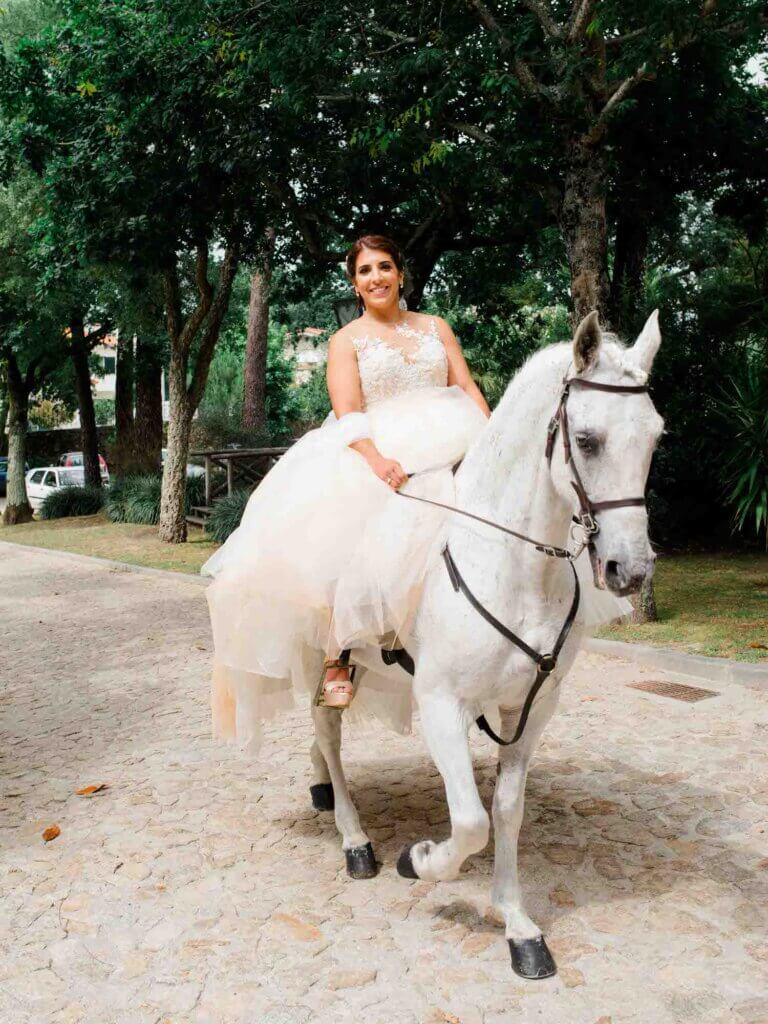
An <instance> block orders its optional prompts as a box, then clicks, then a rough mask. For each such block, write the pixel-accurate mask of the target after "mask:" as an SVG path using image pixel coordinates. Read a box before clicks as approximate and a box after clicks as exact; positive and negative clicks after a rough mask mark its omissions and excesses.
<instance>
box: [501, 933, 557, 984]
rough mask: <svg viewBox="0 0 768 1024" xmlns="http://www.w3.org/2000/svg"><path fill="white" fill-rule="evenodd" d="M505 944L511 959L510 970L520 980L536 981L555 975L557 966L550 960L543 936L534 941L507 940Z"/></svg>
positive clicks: (550, 955) (550, 956)
mask: <svg viewBox="0 0 768 1024" xmlns="http://www.w3.org/2000/svg"><path fill="white" fill-rule="evenodd" d="M507 942H508V943H509V953H510V956H511V957H512V970H513V971H514V972H515V974H519V975H520V977H521V978H529V979H530V980H532V981H538V980H540V979H541V978H551V977H552V975H553V974H557V964H556V963H555V961H554V960H553V959H552V954H551V953H550V952H549V947H548V946H547V944H546V942H545V941H544V936H543V935H538V936H537V937H536V938H535V939H523V940H522V941H521V942H514V941H513V940H512V939H507Z"/></svg>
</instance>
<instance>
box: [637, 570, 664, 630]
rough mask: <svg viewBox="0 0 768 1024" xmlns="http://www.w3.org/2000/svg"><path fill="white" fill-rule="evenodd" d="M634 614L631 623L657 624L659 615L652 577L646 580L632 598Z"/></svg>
mask: <svg viewBox="0 0 768 1024" xmlns="http://www.w3.org/2000/svg"><path fill="white" fill-rule="evenodd" d="M632 604H633V605H634V609H635V610H634V612H633V613H632V621H633V622H658V621H659V613H658V611H657V610H656V594H655V593H654V590H653V577H652V576H651V577H650V579H646V580H645V582H644V583H643V586H642V588H641V590H640V593H639V594H637V595H635V597H633V598H632Z"/></svg>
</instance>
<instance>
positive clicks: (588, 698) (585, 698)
mask: <svg viewBox="0 0 768 1024" xmlns="http://www.w3.org/2000/svg"><path fill="white" fill-rule="evenodd" d="M585 700H600V698H599V697H582V698H581V702H582V704H583V703H584V701H585Z"/></svg>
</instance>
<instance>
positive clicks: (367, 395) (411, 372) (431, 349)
mask: <svg viewBox="0 0 768 1024" xmlns="http://www.w3.org/2000/svg"><path fill="white" fill-rule="evenodd" d="M395 333H396V334H397V336H398V341H397V343H395V342H391V341H385V340H384V339H383V338H381V337H379V336H378V335H373V334H363V335H360V336H359V337H357V338H353V339H352V344H353V345H354V346H355V351H356V353H357V366H358V370H359V372H360V384H361V386H362V389H363V407H364V408H365V409H368V408H370V406H372V405H375V403H376V402H381V401H382V400H383V399H385V398H393V397H394V396H395V395H401V394H403V392H406V391H418V390H419V389H420V388H434V387H446V386H447V384H448V357H447V355H446V353H445V348H444V346H443V343H442V341H441V340H440V336H439V334H438V333H437V322H436V321H435V320H434V318H432V319H430V321H429V330H427V331H422V330H419V329H418V328H416V327H411V326H409V325H408V324H398V325H397V327H395Z"/></svg>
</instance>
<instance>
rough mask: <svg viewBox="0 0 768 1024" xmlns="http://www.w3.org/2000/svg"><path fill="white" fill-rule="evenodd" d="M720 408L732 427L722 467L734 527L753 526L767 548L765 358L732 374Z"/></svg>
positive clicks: (767, 388) (767, 377) (767, 384)
mask: <svg viewBox="0 0 768 1024" xmlns="http://www.w3.org/2000/svg"><path fill="white" fill-rule="evenodd" d="M718 412H719V413H720V416H721V417H722V418H723V420H724V421H725V422H726V423H727V424H728V427H729V430H728V433H729V435H730V442H729V443H728V447H727V448H726V450H725V453H724V462H723V468H724V472H725V477H724V482H725V486H726V501H727V502H728V504H729V505H730V506H731V507H732V508H733V524H734V529H736V530H738V531H740V532H746V531H748V530H749V531H750V532H751V531H752V530H754V531H755V532H756V533H757V535H758V536H759V537H761V538H762V540H763V541H764V543H765V547H766V549H767V550H768V368H767V367H766V366H765V365H764V363H763V361H762V360H760V359H759V358H753V359H751V360H750V361H749V362H748V363H747V366H746V369H745V371H744V375H743V377H742V379H741V380H737V379H736V378H734V377H731V378H730V380H729V381H728V384H727V386H726V388H725V397H724V398H723V399H721V400H720V401H719V402H718Z"/></svg>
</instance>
